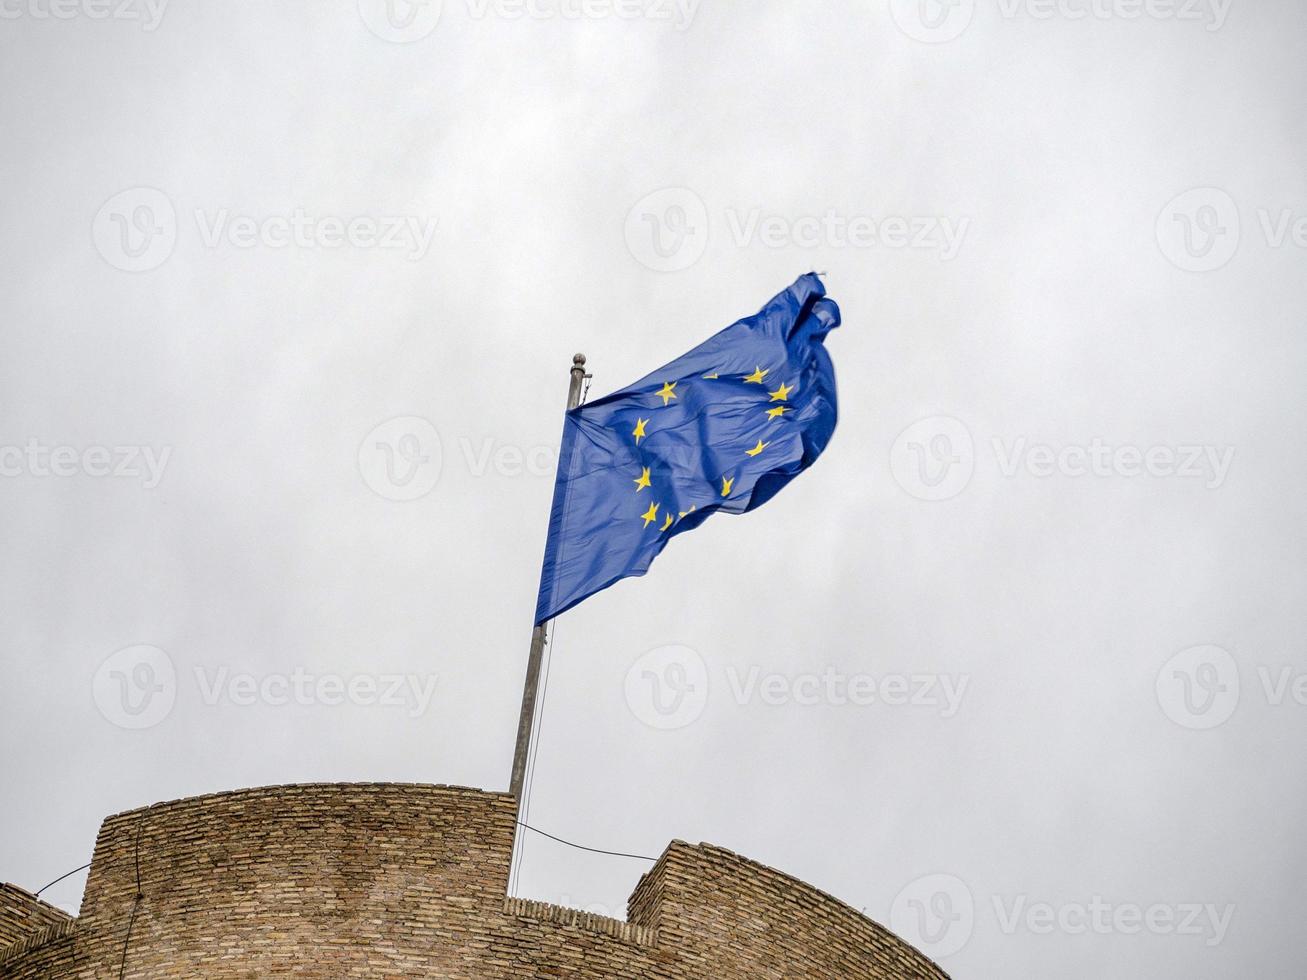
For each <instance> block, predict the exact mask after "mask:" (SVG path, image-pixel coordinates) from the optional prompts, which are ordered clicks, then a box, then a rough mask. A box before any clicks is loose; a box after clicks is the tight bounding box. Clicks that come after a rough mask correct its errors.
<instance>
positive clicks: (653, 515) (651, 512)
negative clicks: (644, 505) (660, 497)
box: [640, 503, 658, 527]
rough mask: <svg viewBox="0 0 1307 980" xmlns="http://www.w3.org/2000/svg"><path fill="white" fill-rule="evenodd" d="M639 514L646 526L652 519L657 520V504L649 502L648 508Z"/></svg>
mask: <svg viewBox="0 0 1307 980" xmlns="http://www.w3.org/2000/svg"><path fill="white" fill-rule="evenodd" d="M640 516H641V517H643V518H644V526H645V527H648V526H649V525H650V524H652V523H653V522H654V521H656V520H658V505H657V504H656V503H651V504H650V505H649V509H648V510H646V511H645V512H644V513H643V514H641V515H640Z"/></svg>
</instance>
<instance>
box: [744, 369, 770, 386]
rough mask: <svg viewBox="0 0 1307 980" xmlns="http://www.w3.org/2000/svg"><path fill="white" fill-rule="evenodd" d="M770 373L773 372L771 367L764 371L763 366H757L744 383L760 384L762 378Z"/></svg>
mask: <svg viewBox="0 0 1307 980" xmlns="http://www.w3.org/2000/svg"><path fill="white" fill-rule="evenodd" d="M769 374H771V369H770V368H768V369H767V370H766V371H764V370H763V369H762V368H761V367H755V368H754V369H753V374H751V375H749V376H748V377H747V378H745V379H744V383H745V384H746V385H760V384H762V379H763V378H765V377H767V375H769Z"/></svg>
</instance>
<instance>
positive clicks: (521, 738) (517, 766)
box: [508, 354, 590, 819]
mask: <svg viewBox="0 0 1307 980" xmlns="http://www.w3.org/2000/svg"><path fill="white" fill-rule="evenodd" d="M588 377H590V375H588V374H586V373H585V355H584V354H577V355H576V356H575V357H574V358H572V380H571V384H570V385H569V386H568V389H567V409H568V411H571V410H572V409H574V408H576V406H577V405H579V404H580V403H581V385H582V384H583V383H584V381H585V379H586V378H588ZM548 627H549V623H548V622H544V623H541V624H540V625H539V626H537V627H535V628H534V629H533V630H532V631H531V654H530V656H529V657H528V659H527V662H526V684H525V686H524V687H523V688H522V714H521V715H520V716H519V718H518V721H517V748H516V749H515V750H514V752H513V777H512V780H511V781H510V782H509V789H508V791H509V792H510V793H512V794H513V796H514V797H516V798H517V803H518V808H519V812H520V809H521V805H522V783H523V781H524V780H525V779H526V763H527V757H528V756H529V755H530V754H531V736H532V734H533V732H534V730H535V717H536V694H537V690H538V688H539V685H540V660H541V658H542V657H543V656H544V652H545V635H546V630H547V629H548ZM519 819H521V818H520V817H519Z"/></svg>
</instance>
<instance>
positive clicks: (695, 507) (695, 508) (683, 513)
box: [681, 505, 699, 517]
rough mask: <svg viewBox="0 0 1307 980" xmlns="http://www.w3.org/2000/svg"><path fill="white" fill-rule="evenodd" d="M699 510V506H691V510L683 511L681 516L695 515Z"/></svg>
mask: <svg viewBox="0 0 1307 980" xmlns="http://www.w3.org/2000/svg"><path fill="white" fill-rule="evenodd" d="M698 509H699V508H698V506H697V505H691V506H690V509H689V510H683V511H681V516H682V517H684V516H685V515H686V514H693V513H694V512H695V511H696V510H698Z"/></svg>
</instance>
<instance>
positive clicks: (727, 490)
mask: <svg viewBox="0 0 1307 980" xmlns="http://www.w3.org/2000/svg"><path fill="white" fill-rule="evenodd" d="M733 486H735V481H734V480H733V479H731V478H730V477H729V476H724V477H722V496H723V497H729V496H730V495H731V487H733Z"/></svg>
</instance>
